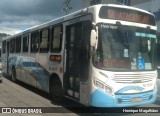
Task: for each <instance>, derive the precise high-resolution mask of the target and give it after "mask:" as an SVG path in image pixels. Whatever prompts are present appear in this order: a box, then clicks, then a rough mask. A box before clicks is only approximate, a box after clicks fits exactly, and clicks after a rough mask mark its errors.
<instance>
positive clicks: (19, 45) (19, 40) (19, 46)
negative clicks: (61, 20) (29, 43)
mask: <svg viewBox="0 0 160 116" xmlns="http://www.w3.org/2000/svg"><path fill="white" fill-rule="evenodd" d="M19 52H21V37H18V38H16V53H19Z"/></svg>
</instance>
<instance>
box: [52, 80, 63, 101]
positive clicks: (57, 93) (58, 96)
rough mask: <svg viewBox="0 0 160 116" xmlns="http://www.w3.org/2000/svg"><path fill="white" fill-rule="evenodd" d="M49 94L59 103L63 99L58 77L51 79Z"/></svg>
mask: <svg viewBox="0 0 160 116" xmlns="http://www.w3.org/2000/svg"><path fill="white" fill-rule="evenodd" d="M51 86H52V88H51V94H52V98H53V100H54V101H56V102H58V103H61V102H62V100H63V94H62V84H61V82H60V80H59V79H57V78H55V79H53V81H52V85H51Z"/></svg>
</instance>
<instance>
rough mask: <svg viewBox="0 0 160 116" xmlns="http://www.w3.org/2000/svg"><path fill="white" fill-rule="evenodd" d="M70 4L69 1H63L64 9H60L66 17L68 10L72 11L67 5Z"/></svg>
mask: <svg viewBox="0 0 160 116" xmlns="http://www.w3.org/2000/svg"><path fill="white" fill-rule="evenodd" d="M70 2H71V0H65V1H64V3H63V4H64V8H63V9H62V11H63V12H66V15H67V14H68V13H69V10H71V9H72V7H71V6H70V5H69V3H70Z"/></svg>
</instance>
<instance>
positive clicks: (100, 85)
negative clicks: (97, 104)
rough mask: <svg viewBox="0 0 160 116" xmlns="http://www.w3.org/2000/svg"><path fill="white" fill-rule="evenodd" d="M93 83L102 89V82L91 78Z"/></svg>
mask: <svg viewBox="0 0 160 116" xmlns="http://www.w3.org/2000/svg"><path fill="white" fill-rule="evenodd" d="M93 82H94V85H95V86H96V87H98V88H99V89H104V84H103V83H102V82H100V81H98V80H96V79H93Z"/></svg>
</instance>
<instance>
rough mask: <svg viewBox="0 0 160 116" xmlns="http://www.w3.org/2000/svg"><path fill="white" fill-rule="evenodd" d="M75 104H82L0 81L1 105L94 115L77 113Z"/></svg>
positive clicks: (57, 113)
mask: <svg viewBox="0 0 160 116" xmlns="http://www.w3.org/2000/svg"><path fill="white" fill-rule="evenodd" d="M157 83H159V81H157ZM69 106H70V107H69ZM74 106H78V107H80V106H81V105H80V104H77V103H75V102H73V101H71V100H67V99H66V102H65V103H64V104H61V105H59V104H56V103H54V102H52V101H51V100H50V98H49V97H48V94H46V93H43V92H42V91H39V90H37V89H35V88H33V87H30V86H28V85H25V84H23V83H20V82H18V83H13V82H11V81H10V80H9V79H6V78H3V82H2V83H0V107H7V108H10V107H12V108H13V107H15V108H20V109H21V112H22V109H23V108H24V109H23V112H25V111H26V108H27V107H29V108H33V107H36V108H37V107H46V109H48V110H52V112H55V113H43V110H42V114H41V113H39V114H33V113H31V114H30V115H31V116H35V115H36V116H50V115H56V116H57V115H58V116H64V115H67V116H76V115H84V116H86V115H87V116H88V115H91V116H92V115H93V114H80V113H77V109H72V107H74ZM55 107H56V108H55ZM143 107H160V102H159V101H157V102H156V103H155V104H149V105H144V106H143ZM12 110H13V109H12ZM83 110H87V108H84V109H83ZM14 111H15V112H16V111H17V110H14ZM0 115H3V116H15V114H0ZM17 115H18V116H23V115H24V116H28V114H16V116H17ZM94 115H99V114H95V113H94ZM112 115H113V114H112ZM114 115H120V114H114ZM123 115H124V114H123ZM125 115H133V114H132V113H129V114H125Z"/></svg>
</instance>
